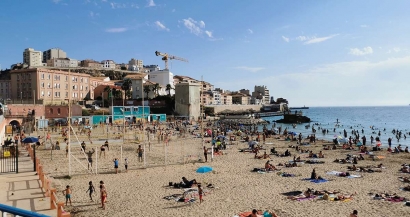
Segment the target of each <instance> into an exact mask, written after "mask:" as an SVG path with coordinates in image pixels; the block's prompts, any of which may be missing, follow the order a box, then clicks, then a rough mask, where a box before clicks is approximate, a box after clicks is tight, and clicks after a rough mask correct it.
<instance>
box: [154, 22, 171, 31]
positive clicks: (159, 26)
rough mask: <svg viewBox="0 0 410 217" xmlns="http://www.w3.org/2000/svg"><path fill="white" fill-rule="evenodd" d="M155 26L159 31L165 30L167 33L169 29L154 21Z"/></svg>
mask: <svg viewBox="0 0 410 217" xmlns="http://www.w3.org/2000/svg"><path fill="white" fill-rule="evenodd" d="M155 25H156V26H157V27H158V29H160V30H165V31H169V29H168V28H167V27H166V26H165V25H164V24H162V23H161V22H159V21H155Z"/></svg>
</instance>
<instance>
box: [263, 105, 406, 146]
mask: <svg viewBox="0 0 410 217" xmlns="http://www.w3.org/2000/svg"><path fill="white" fill-rule="evenodd" d="M294 111H295V110H293V112H294ZM297 111H299V110H297ZM300 111H302V113H303V115H304V116H307V117H309V118H310V119H311V123H310V126H311V127H312V126H314V127H315V129H316V133H315V135H316V137H317V138H319V139H325V140H329V141H331V140H333V139H334V138H335V137H338V136H339V135H340V136H343V130H344V129H346V131H347V134H348V137H349V136H352V138H354V136H353V135H352V130H359V134H360V138H361V137H362V136H363V135H364V136H366V138H367V142H366V143H367V144H369V143H370V136H373V137H374V138H376V137H377V136H378V133H379V131H380V133H381V136H380V137H379V138H380V140H381V142H382V146H383V147H387V146H388V142H387V140H388V138H389V137H390V138H392V146H393V147H394V146H397V145H399V144H401V145H402V146H404V147H405V146H410V135H409V132H410V106H375V107H310V108H309V109H302V110H300ZM281 118H282V117H281V116H276V117H266V118H263V119H264V120H266V121H269V122H270V124H269V125H268V129H271V128H272V125H273V123H274V121H275V120H279V119H281ZM337 121H338V122H339V126H337V124H336V122H337ZM316 124H318V125H316ZM306 125H309V124H308V123H302V124H296V128H294V127H293V126H292V124H281V123H276V127H279V126H282V129H285V128H286V127H287V128H288V131H291V132H295V133H297V134H299V133H302V135H303V137H307V136H308V135H310V134H312V128H311V127H310V128H308V129H306V128H305V126H306ZM318 127H320V128H322V129H328V130H329V133H328V134H323V133H322V131H321V130H318ZM372 128H373V129H372ZM334 129H336V130H335V132H333V130H334ZM362 129H363V130H364V134H363V133H362ZM393 129H395V130H399V131H402V138H401V139H400V140H399V141H397V139H396V136H395V135H394V134H393V133H392V131H393ZM404 134H406V136H407V139H404V137H403V135H404Z"/></svg>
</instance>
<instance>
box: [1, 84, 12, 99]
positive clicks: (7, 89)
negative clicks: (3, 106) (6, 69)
mask: <svg viewBox="0 0 410 217" xmlns="http://www.w3.org/2000/svg"><path fill="white" fill-rule="evenodd" d="M10 97H11V83H10V80H0V99H4V100H5V99H10Z"/></svg>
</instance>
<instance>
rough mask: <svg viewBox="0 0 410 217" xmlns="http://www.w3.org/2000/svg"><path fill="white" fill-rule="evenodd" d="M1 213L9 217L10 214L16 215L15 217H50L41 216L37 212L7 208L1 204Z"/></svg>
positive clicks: (46, 216)
mask: <svg viewBox="0 0 410 217" xmlns="http://www.w3.org/2000/svg"><path fill="white" fill-rule="evenodd" d="M0 212H1V216H7V215H8V214H11V215H14V216H21V217H50V216H48V215H43V214H39V213H36V212H32V211H28V210H24V209H20V208H16V207H12V206H7V205H4V204H0Z"/></svg>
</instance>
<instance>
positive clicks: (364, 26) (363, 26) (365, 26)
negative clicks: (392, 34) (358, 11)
mask: <svg viewBox="0 0 410 217" xmlns="http://www.w3.org/2000/svg"><path fill="white" fill-rule="evenodd" d="M360 27H362V28H368V27H369V26H368V25H365V24H363V25H360Z"/></svg>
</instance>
